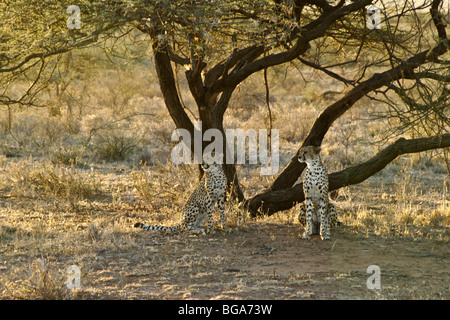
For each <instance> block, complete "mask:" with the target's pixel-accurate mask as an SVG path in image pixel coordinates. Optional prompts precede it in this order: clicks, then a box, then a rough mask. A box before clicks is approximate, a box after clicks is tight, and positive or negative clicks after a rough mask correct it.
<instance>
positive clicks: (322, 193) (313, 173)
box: [298, 146, 337, 240]
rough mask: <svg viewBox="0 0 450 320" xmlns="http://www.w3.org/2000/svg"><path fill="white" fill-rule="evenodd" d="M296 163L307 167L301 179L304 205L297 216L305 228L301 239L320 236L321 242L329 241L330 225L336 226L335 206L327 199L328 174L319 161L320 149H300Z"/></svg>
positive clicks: (308, 147) (311, 147)
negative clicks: (304, 164) (302, 163)
mask: <svg viewBox="0 0 450 320" xmlns="http://www.w3.org/2000/svg"><path fill="white" fill-rule="evenodd" d="M298 161H300V162H305V163H306V165H307V168H306V172H305V177H304V179H303V192H304V193H305V204H304V205H302V206H301V208H300V214H299V221H300V223H301V224H302V225H303V226H304V227H305V231H304V233H303V235H302V238H303V239H310V238H311V235H313V234H320V237H321V238H322V240H330V225H333V226H334V225H337V216H336V208H335V206H334V205H333V204H332V203H330V202H329V199H328V174H327V171H326V169H325V167H324V166H323V164H322V160H321V159H320V148H319V147H313V146H307V147H303V148H301V149H300V151H299V154H298ZM305 207H306V208H305Z"/></svg>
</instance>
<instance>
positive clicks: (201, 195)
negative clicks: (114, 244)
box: [134, 164, 227, 234]
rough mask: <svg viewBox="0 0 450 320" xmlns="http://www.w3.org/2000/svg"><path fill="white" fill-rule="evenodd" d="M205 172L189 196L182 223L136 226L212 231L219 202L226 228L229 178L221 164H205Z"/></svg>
mask: <svg viewBox="0 0 450 320" xmlns="http://www.w3.org/2000/svg"><path fill="white" fill-rule="evenodd" d="M202 167H203V169H204V170H205V173H204V175H203V178H202V180H201V181H200V183H199V185H198V187H197V189H195V190H194V192H193V193H192V194H191V196H190V197H189V199H188V201H187V203H186V206H185V208H184V217H183V220H182V222H181V223H180V224H178V225H176V226H173V227H165V226H158V225H146V224H143V223H140V222H138V223H136V224H135V225H134V227H136V228H142V229H144V230H158V231H168V232H175V231H179V230H183V229H186V230H188V231H190V232H193V233H197V234H199V233H202V232H205V231H206V233H208V232H210V231H211V230H212V229H213V227H214V218H213V212H214V207H215V205H216V203H217V206H218V207H219V212H220V223H221V225H222V228H223V229H224V230H225V229H226V225H225V214H224V202H225V193H226V185H227V178H226V176H225V173H224V171H223V169H222V165H220V164H203V165H202ZM206 219H207V220H208V221H207V227H206V230H204V228H202V225H203V223H204V222H205V220H206Z"/></svg>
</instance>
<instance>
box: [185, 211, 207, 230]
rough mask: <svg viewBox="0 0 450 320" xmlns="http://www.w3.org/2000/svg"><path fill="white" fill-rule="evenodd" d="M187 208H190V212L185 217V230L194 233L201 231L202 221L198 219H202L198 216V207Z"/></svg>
mask: <svg viewBox="0 0 450 320" xmlns="http://www.w3.org/2000/svg"><path fill="white" fill-rule="evenodd" d="M189 209H190V210H191V214H190V215H188V216H186V217H185V223H186V230H187V231H189V232H191V233H194V234H201V233H203V232H204V229H203V228H202V227H201V224H202V221H199V220H202V219H201V217H200V216H201V214H200V213H201V212H200V208H198V207H191V208H189ZM189 209H188V210H189Z"/></svg>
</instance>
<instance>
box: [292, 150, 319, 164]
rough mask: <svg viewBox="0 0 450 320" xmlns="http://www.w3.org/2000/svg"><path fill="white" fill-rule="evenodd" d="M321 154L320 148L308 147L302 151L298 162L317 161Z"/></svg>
mask: <svg viewBox="0 0 450 320" xmlns="http://www.w3.org/2000/svg"><path fill="white" fill-rule="evenodd" d="M319 154H320V147H314V146H307V147H303V148H301V149H300V151H299V152H298V157H297V158H298V161H300V162H308V161H311V160H314V159H317V157H318V156H319Z"/></svg>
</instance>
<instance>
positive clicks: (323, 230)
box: [319, 200, 330, 240]
mask: <svg viewBox="0 0 450 320" xmlns="http://www.w3.org/2000/svg"><path fill="white" fill-rule="evenodd" d="M319 216H320V237H321V238H322V240H330V221H329V215H328V202H326V201H324V200H321V201H320V202H319Z"/></svg>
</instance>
